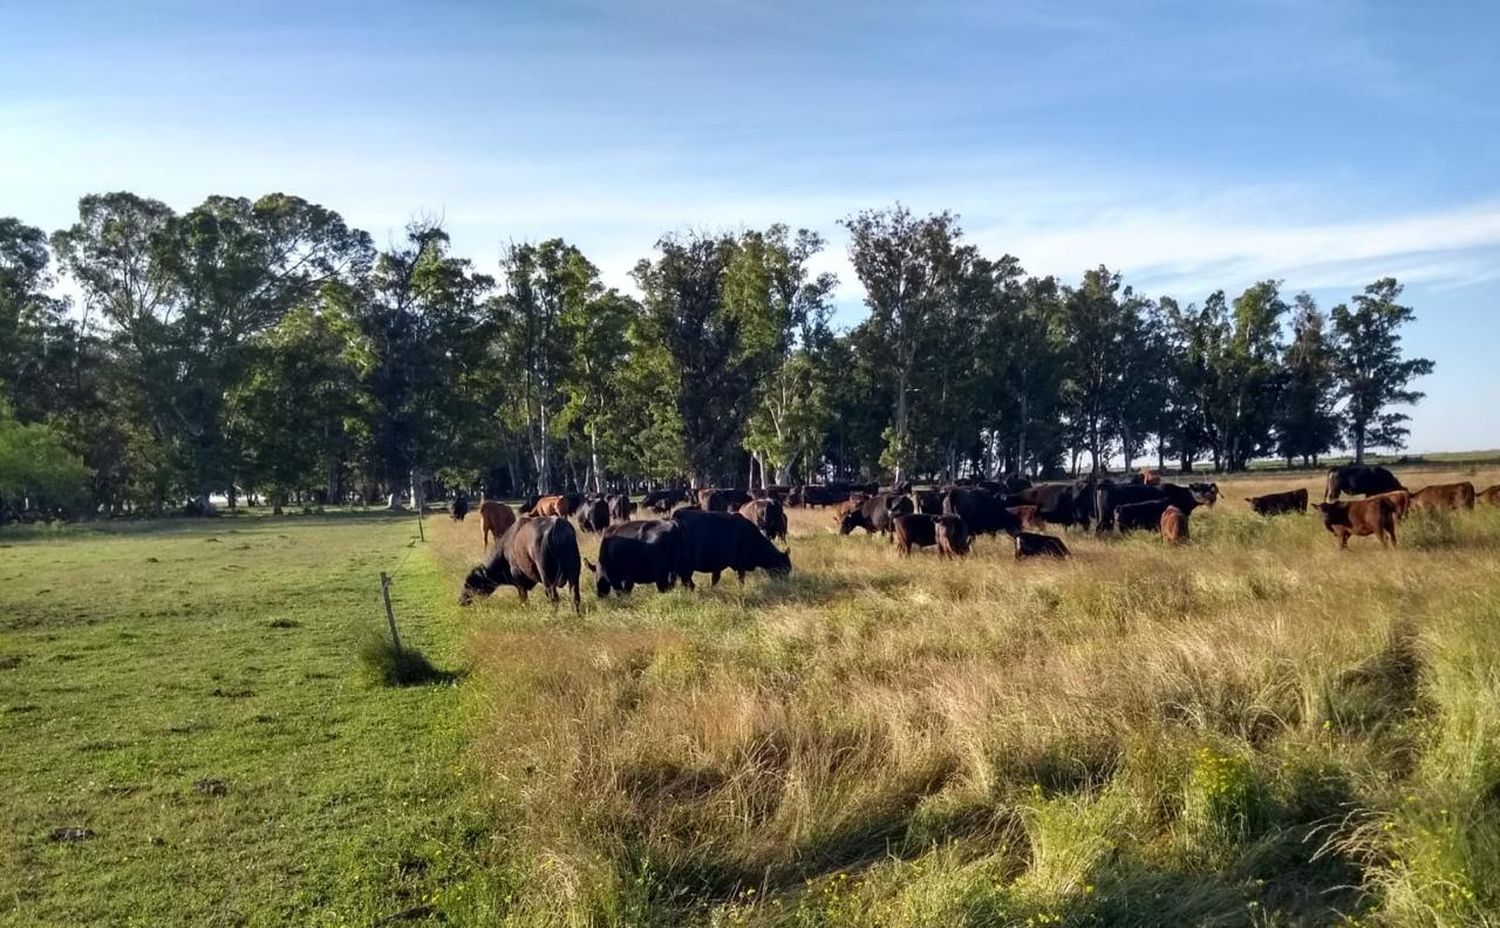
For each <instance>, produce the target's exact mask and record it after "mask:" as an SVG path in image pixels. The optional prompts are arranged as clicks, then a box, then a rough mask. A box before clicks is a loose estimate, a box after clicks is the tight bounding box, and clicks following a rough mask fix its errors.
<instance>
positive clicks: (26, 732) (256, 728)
mask: <svg viewBox="0 0 1500 928" xmlns="http://www.w3.org/2000/svg"><path fill="white" fill-rule="evenodd" d="M1471 471H1474V472H1473V473H1471ZM1460 478H1462V479H1472V480H1474V481H1475V482H1476V483H1477V484H1479V485H1487V484H1489V483H1494V482H1497V481H1500V470H1496V469H1493V468H1489V467H1479V468H1477V469H1476V468H1475V467H1473V466H1466V467H1459V468H1457V469H1452V470H1443V469H1441V468H1434V469H1427V470H1424V471H1423V472H1422V473H1421V474H1415V473H1413V474H1411V475H1408V482H1409V483H1411V484H1413V485H1420V484H1422V483H1427V482H1443V481H1446V480H1450V479H1460ZM1316 482H1317V477H1316V475H1307V474H1302V475H1295V474H1294V475H1275V476H1271V475H1259V476H1257V477H1255V478H1249V479H1243V480H1236V481H1223V482H1222V486H1223V487H1224V489H1225V495H1226V499H1225V500H1224V501H1223V502H1221V504H1220V505H1219V506H1218V507H1217V508H1216V509H1215V510H1214V511H1212V512H1204V513H1201V514H1200V515H1198V516H1195V518H1194V524H1193V532H1194V540H1193V543H1192V544H1191V545H1190V546H1188V547H1186V548H1183V549H1178V550H1168V549H1166V548H1164V547H1163V546H1162V545H1161V544H1160V543H1159V542H1158V541H1157V540H1156V539H1154V538H1149V537H1144V536H1142V537H1133V538H1128V539H1123V540H1121V539H1113V538H1109V539H1093V538H1086V537H1084V536H1082V535H1080V534H1076V533H1074V534H1070V535H1069V536H1068V540H1069V543H1070V544H1071V545H1072V547H1073V549H1074V551H1075V555H1076V556H1075V558H1074V559H1073V560H1072V561H1070V562H1067V563H1028V564H1016V563H1014V562H1013V561H1012V560H1011V557H1010V551H1009V546H1008V545H1005V544H1003V543H1001V542H998V541H994V540H982V541H980V542H979V544H978V546H977V548H976V552H975V555H974V556H973V557H971V558H970V559H968V560H967V561H966V562H964V563H962V564H960V565H952V564H942V563H940V562H938V561H937V559H936V558H935V557H934V556H932V553H931V551H927V552H922V553H920V554H918V555H917V556H914V557H913V558H911V559H910V560H902V559H899V558H897V557H896V556H895V554H894V552H893V551H892V550H891V549H890V548H889V546H887V545H885V544H883V543H881V542H879V541H878V540H877V539H874V538H865V537H861V536H855V537H848V538H845V537H839V536H837V535H836V534H834V533H833V532H832V530H831V524H832V518H831V516H830V515H829V514H827V513H824V512H810V513H808V512H796V513H793V517H792V531H793V538H792V540H791V548H792V557H793V565H794V572H793V574H792V576H791V577H790V578H789V579H788V580H786V581H772V580H768V579H766V578H764V577H759V576H757V577H754V578H752V579H751V580H750V581H749V582H748V583H747V584H746V585H745V586H744V587H743V588H741V587H740V586H739V585H738V584H736V583H735V582H734V581H733V580H732V579H730V580H728V581H727V582H726V583H723V584H721V585H720V586H719V587H718V588H716V589H713V590H700V591H699V592H698V593H696V594H694V593H689V592H687V591H682V590H678V591H673V592H672V593H669V594H666V595H658V594H656V593H654V592H649V591H648V592H642V591H639V590H638V591H637V592H636V593H634V594H633V595H632V596H630V597H628V598H626V599H624V600H616V599H611V600H607V601H604V602H599V601H597V600H595V599H594V597H593V596H592V593H591V592H589V593H586V595H585V611H584V614H583V616H582V617H577V618H575V617H574V616H572V615H571V614H570V613H568V612H567V611H560V612H556V613H554V612H552V611H551V610H550V609H549V608H548V606H547V605H546V604H545V602H544V601H543V600H541V598H540V597H536V598H534V599H533V601H532V603H531V604H530V605H529V606H526V607H522V606H520V605H518V604H517V602H516V600H515V596H514V593H513V592H511V591H506V590H502V591H500V592H499V593H498V594H497V596H496V597H495V598H494V599H492V600H489V601H486V602H483V603H481V604H478V605H476V606H474V607H471V608H470V609H469V610H466V611H465V610H460V609H459V608H458V607H457V606H456V605H455V604H454V597H455V594H456V592H457V589H458V583H459V578H460V577H461V575H462V572H463V570H464V569H465V568H466V567H467V566H469V565H470V564H471V563H472V562H473V561H475V560H477V559H478V557H479V554H480V551H479V539H478V534H479V532H478V526H477V525H475V524H473V523H472V522H470V523H467V524H463V525H454V524H451V523H448V522H447V521H446V520H430V521H429V523H428V527H429V539H430V543H429V544H428V545H427V546H426V547H425V548H422V549H420V550H418V551H416V553H413V554H411V556H410V559H409V560H407V561H406V562H405V566H404V567H403V568H402V571H401V573H400V574H399V575H398V578H397V583H396V586H395V589H396V591H397V610H398V614H399V615H401V616H402V618H403V630H404V632H405V634H406V635H407V636H408V637H409V638H410V639H411V640H413V641H414V642H415V643H417V644H419V645H420V646H421V647H422V648H423V649H424V650H426V651H427V653H428V655H429V656H430V657H431V658H432V660H433V662H434V663H435V664H437V665H438V666H439V667H441V668H447V669H453V670H461V671H463V672H464V674H465V675H464V676H463V677H462V678H461V679H459V680H458V681H456V683H455V684H453V685H449V684H437V685H431V686H422V687H409V688H384V687H380V686H376V685H373V684H371V683H370V682H368V681H367V680H365V679H364V678H363V677H362V676H361V674H360V670H359V665H358V661H357V659H356V656H355V655H356V652H357V651H358V648H359V644H360V640H361V637H362V636H363V635H365V634H367V633H368V630H369V629H370V628H371V627H372V626H378V623H379V614H378V613H377V612H376V611H375V610H376V609H378V605H377V602H378V601H377V599H376V596H377V591H376V586H375V583H374V575H375V574H376V572H378V571H379V570H380V569H383V568H386V569H388V567H389V566H390V565H392V564H394V563H397V562H400V561H401V560H402V558H403V557H406V556H407V554H408V550H409V549H408V548H407V547H406V546H407V544H408V542H409V540H410V537H411V534H412V532H411V527H410V526H409V525H408V524H405V523H399V522H391V521H386V520H383V519H376V518H368V519H356V518H345V519H334V518H329V519H301V518H289V519H284V520H272V519H251V520H243V521H235V520H228V519H224V520H217V521H215V522H214V523H212V524H210V525H189V524H173V525H167V526H163V527H148V528H147V529H146V530H144V531H142V530H137V531H129V530H125V531H120V532H87V531H82V532H80V531H73V532H65V533H62V534H59V535H56V536H49V535H46V534H41V535H16V536H3V535H0V543H8V544H11V545H12V547H10V548H8V549H0V623H3V625H0V628H3V630H4V637H3V639H0V667H6V668H7V669H4V670H0V707H3V710H4V711H3V714H0V738H3V745H4V755H3V757H0V803H3V810H0V816H3V817H0V822H3V823H4V825H5V828H6V831H7V833H9V834H13V835H15V837H14V838H13V839H9V840H7V842H6V846H5V849H4V851H3V852H0V853H3V856H0V886H4V887H6V888H5V889H4V890H0V892H4V894H5V895H4V896H0V920H3V919H6V918H9V919H10V920H11V921H13V922H14V923H16V924H77V923H91V922H93V923H131V922H132V921H133V922H134V923H139V924H338V923H349V924H369V923H371V922H372V921H373V920H375V919H377V918H381V917H385V916H389V915H391V914H394V913H398V912H404V913H405V914H407V915H410V916H412V917H414V918H421V917H426V916H431V917H432V918H439V917H440V918H444V919H445V920H446V921H447V922H448V923H451V924H474V925H481V924H508V925H677V924H699V925H768V926H769V925H775V926H840V925H849V926H852V925H885V926H917V925H974V926H980V925H1012V924H1014V925H1028V924H1030V925H1042V924H1047V925H1051V924H1063V925H1141V926H1145V925H1247V926H1248V925H1335V924H1356V923H1357V924H1375V925H1401V926H1405V925H1490V924H1500V510H1489V511H1483V512H1478V513H1474V514H1467V515H1461V516H1453V517H1436V518H1418V517H1416V516H1414V517H1413V518H1412V520H1410V521H1408V522H1407V523H1405V524H1403V525H1402V526H1401V529H1400V532H1401V545H1402V547H1401V549H1400V550H1399V551H1396V552H1386V551H1382V550H1381V549H1380V547H1379V545H1378V544H1376V543H1375V542H1374V541H1373V540H1372V539H1356V540H1355V541H1354V542H1352V544H1351V548H1352V550H1351V551H1349V552H1347V553H1344V554H1340V553H1338V552H1337V551H1336V550H1335V546H1334V542H1333V540H1332V538H1331V537H1330V536H1328V535H1327V534H1326V533H1325V532H1323V530H1322V528H1321V527H1320V526H1319V525H1317V524H1316V521H1315V519H1314V518H1313V517H1311V516H1309V517H1283V518H1281V519H1278V520H1274V521H1268V520H1262V519H1258V518H1256V517H1253V516H1252V515H1250V514H1249V512H1248V510H1247V507H1245V505H1244V504H1243V502H1242V501H1240V499H1239V497H1242V496H1245V495H1249V494H1251V493H1258V492H1266V491H1270V490H1277V489H1285V488H1289V487H1291V486H1295V485H1308V486H1313V485H1314V484H1315V483H1316ZM236 530H237V531H236ZM209 537H215V538H217V539H218V541H217V542H216V543H214V542H209V541H208V540H207V539H208V538H209ZM583 544H584V548H585V553H586V554H591V553H592V549H593V547H594V542H593V540H592V539H589V538H588V537H586V536H585V537H584V541H583ZM245 545H248V547H242V546H245ZM150 557H155V558H156V559H157V560H156V561H154V562H151V561H148V560H147V559H148V558H150ZM43 590H46V591H47V592H45V593H44V592H42V591H43ZM278 618H288V619H291V620H292V621H293V622H295V623H297V624H296V625H295V626H293V627H290V628H273V627H271V623H272V622H273V621H274V620H275V619H278ZM17 659H19V660H17ZM216 694H217V695H216ZM265 719H269V720H270V721H264V720H265ZM205 778H212V779H221V780H223V781H224V782H225V783H226V784H227V786H228V792H227V793H226V794H225V795H212V794H211V792H212V791H210V794H205V793H203V792H199V791H197V790H195V788H194V784H195V783H197V782H199V781H200V780H202V779H205ZM59 826H83V827H88V828H92V829H94V830H95V832H96V835H95V837H93V838H92V839H90V840H86V841H80V842H76V843H63V842H53V841H51V840H49V832H50V831H51V830H52V829H53V828H56V827H59ZM418 906H427V907H428V908H415V907H418Z"/></svg>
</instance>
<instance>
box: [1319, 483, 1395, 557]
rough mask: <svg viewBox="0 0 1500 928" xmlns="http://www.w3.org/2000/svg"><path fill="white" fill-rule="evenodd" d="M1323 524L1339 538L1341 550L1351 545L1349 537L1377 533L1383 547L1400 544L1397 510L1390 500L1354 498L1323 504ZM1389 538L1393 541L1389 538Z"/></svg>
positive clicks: (1320, 506) (1321, 507) (1321, 505)
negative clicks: (1397, 531) (1397, 536)
mask: <svg viewBox="0 0 1500 928" xmlns="http://www.w3.org/2000/svg"><path fill="white" fill-rule="evenodd" d="M1318 512H1319V513H1320V514H1321V515H1322V516H1323V527H1324V528H1326V529H1328V531H1329V532H1331V533H1332V534H1333V537H1335V538H1337V539H1338V540H1339V550H1341V551H1342V550H1344V549H1346V548H1348V547H1349V536H1350V535H1359V536H1361V537H1363V536H1365V535H1377V536H1379V538H1380V546H1381V547H1382V548H1383V547H1385V546H1386V545H1387V543H1389V545H1390V546H1391V547H1395V546H1396V509H1395V507H1393V506H1392V505H1391V502H1390V500H1387V499H1381V498H1380V497H1378V496H1377V497H1375V498H1373V499H1361V500H1352V501H1350V502H1347V503H1319V504H1318ZM1387 540H1389V542H1388V541H1387Z"/></svg>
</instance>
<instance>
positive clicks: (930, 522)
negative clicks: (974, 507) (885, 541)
mask: <svg viewBox="0 0 1500 928" xmlns="http://www.w3.org/2000/svg"><path fill="white" fill-rule="evenodd" d="M960 521H962V520H960ZM936 522H937V517H936V516H930V515H928V514H927V513H925V512H909V513H906V514H905V515H899V516H896V517H895V518H893V519H891V537H892V540H893V541H894V542H895V543H896V553H897V554H900V555H902V556H903V557H910V556H911V549H912V548H914V547H916V548H929V547H931V546H933V545H935V544H937V525H936Z"/></svg>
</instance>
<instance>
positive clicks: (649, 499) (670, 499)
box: [641, 490, 688, 513]
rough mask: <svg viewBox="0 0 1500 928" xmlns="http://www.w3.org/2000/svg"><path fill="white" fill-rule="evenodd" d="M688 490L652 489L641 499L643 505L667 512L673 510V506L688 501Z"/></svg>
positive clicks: (652, 509)
mask: <svg viewBox="0 0 1500 928" xmlns="http://www.w3.org/2000/svg"><path fill="white" fill-rule="evenodd" d="M687 499H688V495H687V491H686V490H652V491H651V492H650V493H647V494H646V498H645V499H643V500H641V505H642V506H644V507H646V508H647V509H650V510H651V511H652V512H661V513H667V512H671V511H672V507H673V506H679V505H681V504H683V503H685V502H687Z"/></svg>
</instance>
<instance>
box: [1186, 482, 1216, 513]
mask: <svg viewBox="0 0 1500 928" xmlns="http://www.w3.org/2000/svg"><path fill="white" fill-rule="evenodd" d="M1188 490H1189V491H1190V492H1191V493H1192V494H1193V496H1195V497H1197V499H1198V503H1199V504H1200V505H1203V506H1207V507H1209V508H1210V509H1212V508H1213V505H1214V503H1217V502H1218V501H1219V485H1218V484H1217V483H1190V484H1188Z"/></svg>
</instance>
